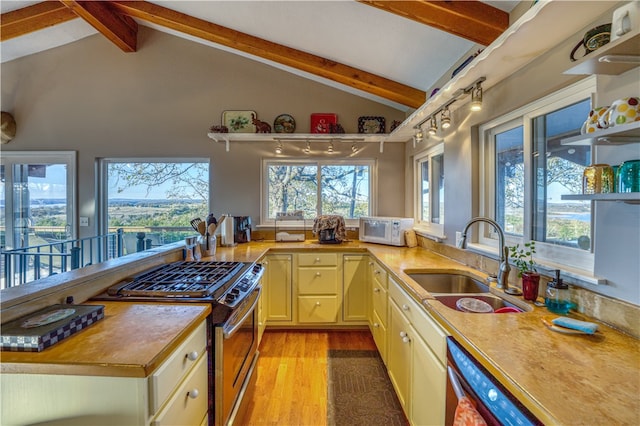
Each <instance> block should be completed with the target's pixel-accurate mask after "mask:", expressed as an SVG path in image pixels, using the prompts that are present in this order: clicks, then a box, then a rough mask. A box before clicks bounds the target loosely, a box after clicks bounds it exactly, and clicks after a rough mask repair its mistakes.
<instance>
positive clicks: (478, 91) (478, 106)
mask: <svg viewBox="0 0 640 426" xmlns="http://www.w3.org/2000/svg"><path fill="white" fill-rule="evenodd" d="M480 110H482V86H481V85H480V83H478V84H476V86H475V87H474V88H473V89H471V111H480Z"/></svg>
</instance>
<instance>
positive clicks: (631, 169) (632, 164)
mask: <svg viewBox="0 0 640 426" xmlns="http://www.w3.org/2000/svg"><path fill="white" fill-rule="evenodd" d="M617 174H618V176H617V177H618V185H617V186H618V192H640V160H629V161H625V162H624V163H622V164H620V166H619V167H618V173H617Z"/></svg>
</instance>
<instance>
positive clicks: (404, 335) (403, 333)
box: [400, 331, 411, 343]
mask: <svg viewBox="0 0 640 426" xmlns="http://www.w3.org/2000/svg"><path fill="white" fill-rule="evenodd" d="M400 337H402V341H403V342H404V343H409V342H410V341H411V339H409V335H408V334H407V332H406V331H401V332H400Z"/></svg>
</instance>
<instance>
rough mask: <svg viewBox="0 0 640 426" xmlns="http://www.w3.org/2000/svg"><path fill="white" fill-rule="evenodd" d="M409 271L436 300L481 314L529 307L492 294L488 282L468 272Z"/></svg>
mask: <svg viewBox="0 0 640 426" xmlns="http://www.w3.org/2000/svg"><path fill="white" fill-rule="evenodd" d="M405 273H406V274H407V275H408V276H409V277H410V278H411V279H412V280H413V281H415V282H416V283H417V284H418V285H419V286H420V287H422V288H424V289H425V290H427V291H428V292H429V293H431V295H432V296H433V297H434V298H435V299H436V300H438V301H440V302H442V303H443V304H444V305H445V306H447V307H448V308H451V309H455V310H458V311H463V312H478V313H480V312H497V313H501V312H523V311H525V310H528V309H527V308H522V307H520V306H518V305H516V304H513V303H510V302H508V301H506V300H505V299H502V298H500V297H498V296H496V295H494V294H492V293H491V292H490V290H489V286H488V285H487V284H484V283H483V282H482V281H479V280H477V279H475V278H472V277H469V276H467V275H462V274H456V273H430V272H415V271H410V270H406V271H405ZM469 299H472V300H469ZM475 301H480V302H475ZM481 302H484V303H481ZM485 304H486V305H485ZM487 305H488V307H487ZM489 307H490V308H489Z"/></svg>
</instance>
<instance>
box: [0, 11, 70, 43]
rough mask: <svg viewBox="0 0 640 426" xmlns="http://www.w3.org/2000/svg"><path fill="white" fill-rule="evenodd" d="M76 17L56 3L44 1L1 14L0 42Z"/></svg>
mask: <svg viewBox="0 0 640 426" xmlns="http://www.w3.org/2000/svg"><path fill="white" fill-rule="evenodd" d="M77 17H78V16H77V15H76V14H75V13H73V12H72V11H71V10H69V9H68V8H67V7H66V6H65V5H63V4H61V3H59V2H57V1H44V2H42V3H36V4H34V5H32V6H27V7H23V8H21V9H17V10H13V11H11V12H6V13H3V14H2V16H1V17H0V41H6V40H10V39H12V38H16V37H20V36H23V35H26V34H29V33H32V32H35V31H39V30H42V29H45V28H48V27H52V26H54V25H58V24H61V23H63V22H67V21H71V20H73V19H76V18H77Z"/></svg>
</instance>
